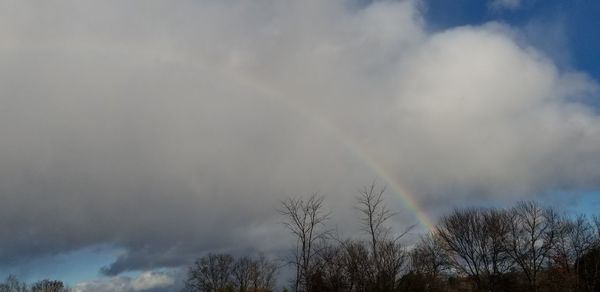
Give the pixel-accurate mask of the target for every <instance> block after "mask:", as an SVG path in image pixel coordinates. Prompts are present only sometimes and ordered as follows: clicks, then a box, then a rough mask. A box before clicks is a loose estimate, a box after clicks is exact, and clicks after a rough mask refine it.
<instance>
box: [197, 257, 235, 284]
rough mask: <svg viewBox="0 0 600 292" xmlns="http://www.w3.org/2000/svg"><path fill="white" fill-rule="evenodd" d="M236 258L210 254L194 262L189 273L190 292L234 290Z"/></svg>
mask: <svg viewBox="0 0 600 292" xmlns="http://www.w3.org/2000/svg"><path fill="white" fill-rule="evenodd" d="M233 267H234V258H233V257H232V256H231V255H229V254H209V255H207V256H204V257H202V258H200V259H198V260H196V261H195V262H194V264H193V265H192V267H190V269H189V271H188V278H187V281H186V288H187V289H188V290H189V291H201V292H221V291H225V290H226V289H232V288H233Z"/></svg>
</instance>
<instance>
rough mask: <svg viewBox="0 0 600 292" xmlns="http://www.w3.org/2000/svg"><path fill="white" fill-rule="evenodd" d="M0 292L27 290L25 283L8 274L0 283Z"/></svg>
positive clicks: (22, 291)
mask: <svg viewBox="0 0 600 292" xmlns="http://www.w3.org/2000/svg"><path fill="white" fill-rule="evenodd" d="M0 292H27V284H25V282H21V281H19V279H17V277H16V276H14V275H9V276H8V277H7V278H6V280H4V282H2V283H0Z"/></svg>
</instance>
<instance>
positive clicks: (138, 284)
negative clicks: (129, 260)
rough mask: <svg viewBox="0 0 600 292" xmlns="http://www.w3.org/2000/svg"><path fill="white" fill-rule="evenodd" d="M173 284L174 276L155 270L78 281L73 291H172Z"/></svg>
mask: <svg viewBox="0 0 600 292" xmlns="http://www.w3.org/2000/svg"><path fill="white" fill-rule="evenodd" d="M174 284H175V277H174V276H173V275H171V274H169V273H165V272H157V271H145V272H142V273H140V274H139V275H137V276H136V277H133V278H132V277H127V276H117V277H110V278H105V279H101V280H93V281H88V282H82V283H78V284H77V285H76V286H75V288H74V291H76V292H94V291H123V292H134V291H146V292H150V291H154V292H158V291H172V289H173V288H174V286H173V285H174Z"/></svg>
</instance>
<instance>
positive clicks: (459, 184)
mask: <svg viewBox="0 0 600 292" xmlns="http://www.w3.org/2000/svg"><path fill="white" fill-rule="evenodd" d="M133 3H134V2H129V3H123V2H121V1H102V2H98V3H93V4H90V3H85V4H83V3H81V2H78V1H59V2H58V3H53V4H49V3H47V4H36V5H35V6H33V4H27V3H24V2H22V1H12V2H11V1H6V2H3V3H2V9H0V11H2V12H0V13H2V16H1V17H0V35H1V36H2V39H3V42H2V43H1V44H0V64H1V66H0V77H1V78H0V136H1V137H2V147H1V148H0V193H1V194H2V199H3V203H2V204H0V214H1V215H0V216H2V220H0V227H1V228H0V233H1V235H2V238H4V240H3V241H2V242H1V243H0V251H1V252H0V259H1V260H2V261H3V262H11V261H12V262H15V261H20V260H25V259H27V258H32V257H37V256H40V255H47V254H55V253H61V252H67V251H72V250H76V249H80V248H83V247H86V246H92V245H96V244H99V243H104V244H113V245H115V246H116V247H119V248H123V249H125V250H126V251H127V252H126V253H125V254H123V255H122V256H121V257H120V258H118V259H117V260H116V262H115V263H114V264H112V265H110V266H108V267H106V269H105V270H104V272H105V273H107V274H110V275H115V274H118V273H121V272H123V271H128V270H147V269H151V268H156V267H165V266H168V267H174V266H179V265H182V264H185V263H187V262H189V261H190V260H192V259H193V258H194V257H195V256H197V255H199V254H201V253H203V252H205V251H209V250H221V251H230V252H240V251H242V250H249V249H253V248H254V249H260V250H264V251H279V250H280V249H281V248H282V247H284V246H285V245H286V244H288V241H287V240H288V239H287V237H286V234H285V232H284V231H283V230H282V227H281V225H279V224H278V222H279V220H280V219H279V218H278V215H277V213H276V212H275V208H276V207H277V204H278V202H279V200H281V199H282V198H284V197H285V196H288V195H295V194H306V193H311V192H313V191H319V192H322V193H323V194H326V195H327V196H328V198H329V199H328V201H329V202H330V203H331V204H330V205H331V207H332V209H333V211H334V212H335V214H336V220H337V223H338V224H339V225H340V228H342V229H343V230H346V231H348V232H351V231H352V230H354V229H353V228H354V227H355V226H353V224H348V222H353V221H352V220H350V219H349V218H352V216H354V215H355V214H354V213H353V210H352V209H351V205H352V203H353V199H354V196H355V193H356V188H357V187H360V185H361V184H364V183H369V182H370V181H371V180H372V179H373V178H379V179H380V180H381V177H382V176H385V177H389V178H391V179H392V180H394V181H396V183H398V184H399V185H402V187H403V188H404V189H405V190H410V192H411V193H413V194H414V196H415V197H416V199H417V201H418V203H419V204H420V205H421V206H426V207H427V208H428V210H437V209H438V208H442V207H445V206H447V205H448V202H456V201H460V200H464V199H465V198H474V197H476V198H478V199H481V200H511V199H515V198H517V197H519V198H521V197H523V196H533V195H535V194H539V193H543V192H545V191H549V190H555V189H561V190H573V189H582V188H588V189H590V188H591V189H597V188H598V182H599V181H600V180H599V179H600V178H599V174H600V171H599V170H600V148H598V147H597V146H598V145H600V120H599V118H598V115H597V114H596V113H594V109H592V108H590V107H589V106H587V105H585V104H581V103H578V102H577V100H581V97H584V96H585V97H591V96H597V84H596V83H595V82H594V81H593V80H590V79H589V78H588V77H587V76H586V75H585V74H583V73H581V72H564V71H561V70H559V69H558V68H557V67H556V66H555V65H554V64H553V62H552V60H550V59H548V58H547V57H545V56H544V55H543V54H542V53H540V52H539V51H538V50H536V49H535V48H533V47H530V46H529V45H528V44H527V42H526V41H523V38H522V37H521V35H520V33H519V31H518V30H516V29H514V28H510V27H505V26H502V25H499V24H494V23H491V24H487V25H485V26H481V27H460V28H455V29H451V30H447V31H443V32H439V33H429V32H427V31H426V30H425V29H424V27H425V25H424V23H423V19H422V18H421V15H420V12H419V10H418V9H417V8H416V5H415V2H413V1H397V2H391V1H381V2H374V3H372V4H370V5H368V6H366V7H360V8H357V7H354V6H352V5H350V4H349V3H347V2H343V1H315V2H311V1H309V2H297V3H290V2H285V3H283V2H280V1H267V0H265V1H253V2H252V3H250V2H245V1H194V2H177V3H172V2H169V3H166V2H159V1H145V2H144V5H137V4H141V2H139V3H137V4H133ZM384 180H385V178H384ZM383 183H386V182H385V181H383ZM387 183H388V184H390V183H391V182H389V181H388V182H387ZM390 204H391V205H393V207H395V208H400V209H401V208H403V207H402V206H403V202H402V200H401V199H399V198H398V197H395V196H391V197H390ZM432 212H433V211H432ZM398 220H399V221H400V222H402V223H401V224H412V223H415V222H414V220H415V219H414V218H413V217H412V216H411V214H410V213H409V211H408V210H407V211H406V212H403V216H402V217H400V218H399V219H398Z"/></svg>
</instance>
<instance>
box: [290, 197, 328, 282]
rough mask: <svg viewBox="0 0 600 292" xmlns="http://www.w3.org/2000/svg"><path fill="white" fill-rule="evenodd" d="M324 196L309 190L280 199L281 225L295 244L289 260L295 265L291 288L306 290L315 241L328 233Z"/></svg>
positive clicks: (311, 267)
mask: <svg viewBox="0 0 600 292" xmlns="http://www.w3.org/2000/svg"><path fill="white" fill-rule="evenodd" d="M323 201H324V197H323V196H319V195H318V194H313V195H312V196H310V197H308V198H307V199H303V198H298V197H295V198H288V199H286V200H285V201H283V202H282V203H281V206H282V208H281V209H280V211H279V212H280V213H281V214H282V215H283V216H285V219H286V220H285V222H284V225H285V226H286V227H287V229H289V230H290V231H291V232H292V234H293V235H294V237H295V240H296V248H295V252H294V255H293V258H292V260H291V263H292V264H293V265H294V267H295V269H296V279H295V280H294V291H308V290H309V287H310V279H311V270H312V269H313V267H314V264H315V262H316V261H315V259H316V257H317V247H316V245H317V243H318V242H319V241H324V240H326V239H327V237H328V235H329V231H328V230H327V229H326V228H325V223H326V222H327V220H329V213H328V212H326V211H325V208H324V205H323Z"/></svg>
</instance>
